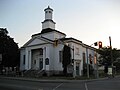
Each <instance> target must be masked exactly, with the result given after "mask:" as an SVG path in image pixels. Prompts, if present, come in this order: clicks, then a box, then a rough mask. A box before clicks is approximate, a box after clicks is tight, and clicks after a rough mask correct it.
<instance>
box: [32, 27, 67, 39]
mask: <svg viewBox="0 0 120 90" xmlns="http://www.w3.org/2000/svg"><path fill="white" fill-rule="evenodd" d="M49 32H58V33H60V34H63V35H65V36H66V34H65V33H62V32H60V31H58V30H55V29H51V28H47V29H43V30H42V31H41V33H37V34H33V35H32V37H33V36H36V35H41V34H45V33H49Z"/></svg>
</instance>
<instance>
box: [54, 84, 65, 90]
mask: <svg viewBox="0 0 120 90" xmlns="http://www.w3.org/2000/svg"><path fill="white" fill-rule="evenodd" d="M62 85H63V83H61V84H59V85H58V86H57V87H55V88H53V90H56V89H57V88H59V87H60V86H62Z"/></svg>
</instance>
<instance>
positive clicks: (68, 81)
mask: <svg viewBox="0 0 120 90" xmlns="http://www.w3.org/2000/svg"><path fill="white" fill-rule="evenodd" d="M0 78H3V79H11V80H22V81H23V80H24V81H37V82H47V83H48V82H49V83H51V82H54V83H70V82H75V83H77V82H91V81H99V80H106V79H108V77H105V78H98V79H85V80H76V79H72V80H66V79H59V78H56V79H54V78H53V79H51V78H50V79H49V78H48V79H45V78H27V77H6V76H0Z"/></svg>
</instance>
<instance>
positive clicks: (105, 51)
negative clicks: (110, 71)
mask: <svg viewBox="0 0 120 90" xmlns="http://www.w3.org/2000/svg"><path fill="white" fill-rule="evenodd" d="M98 53H99V54H100V57H99V59H100V60H99V62H100V64H102V65H105V64H108V66H110V65H112V63H114V62H116V60H117V59H118V58H119V57H120V53H119V52H118V50H117V49H116V48H113V49H112V61H111V48H107V47H103V48H101V49H99V50H98Z"/></svg>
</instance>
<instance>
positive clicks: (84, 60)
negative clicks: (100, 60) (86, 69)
mask: <svg viewBox="0 0 120 90" xmlns="http://www.w3.org/2000/svg"><path fill="white" fill-rule="evenodd" d="M85 62H86V58H85V53H83V63H85Z"/></svg>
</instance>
